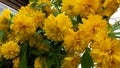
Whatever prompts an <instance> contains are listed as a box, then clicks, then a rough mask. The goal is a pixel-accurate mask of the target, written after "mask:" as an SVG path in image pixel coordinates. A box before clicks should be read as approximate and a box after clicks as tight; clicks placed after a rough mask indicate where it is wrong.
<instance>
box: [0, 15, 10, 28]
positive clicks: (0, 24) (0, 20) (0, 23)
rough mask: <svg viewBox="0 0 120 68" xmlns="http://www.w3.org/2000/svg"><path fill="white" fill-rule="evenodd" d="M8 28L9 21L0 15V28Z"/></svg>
mask: <svg viewBox="0 0 120 68" xmlns="http://www.w3.org/2000/svg"><path fill="white" fill-rule="evenodd" d="M8 28H9V21H8V19H7V18H5V17H3V16H0V30H7V29H8Z"/></svg>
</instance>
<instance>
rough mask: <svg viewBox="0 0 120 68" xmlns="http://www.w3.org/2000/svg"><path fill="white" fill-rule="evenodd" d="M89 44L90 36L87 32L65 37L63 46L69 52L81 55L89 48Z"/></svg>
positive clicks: (74, 33)
mask: <svg viewBox="0 0 120 68" xmlns="http://www.w3.org/2000/svg"><path fill="white" fill-rule="evenodd" d="M89 42H90V40H89V36H88V35H87V34H86V33H85V32H82V31H78V32H72V33H71V34H69V35H66V36H65V37H64V43H63V46H64V47H65V50H66V51H67V52H70V53H72V52H75V51H77V52H79V53H81V52H83V51H84V50H85V48H87V47H88V44H89Z"/></svg>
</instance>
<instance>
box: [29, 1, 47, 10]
mask: <svg viewBox="0 0 120 68" xmlns="http://www.w3.org/2000/svg"><path fill="white" fill-rule="evenodd" d="M30 6H31V7H32V8H34V9H42V8H44V7H45V6H48V4H46V3H42V4H38V3H36V2H34V3H32V4H31V5H30Z"/></svg>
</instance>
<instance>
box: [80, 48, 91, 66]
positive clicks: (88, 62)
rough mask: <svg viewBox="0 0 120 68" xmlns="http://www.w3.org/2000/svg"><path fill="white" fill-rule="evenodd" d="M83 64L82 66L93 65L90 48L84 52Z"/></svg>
mask: <svg viewBox="0 0 120 68" xmlns="http://www.w3.org/2000/svg"><path fill="white" fill-rule="evenodd" d="M81 66H82V68H91V67H93V60H92V58H91V56H90V49H89V48H87V49H86V51H85V53H84V54H83V56H82V58H81Z"/></svg>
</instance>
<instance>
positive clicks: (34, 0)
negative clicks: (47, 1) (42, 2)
mask: <svg viewBox="0 0 120 68" xmlns="http://www.w3.org/2000/svg"><path fill="white" fill-rule="evenodd" d="M29 1H30V2H38V0H29Z"/></svg>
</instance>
